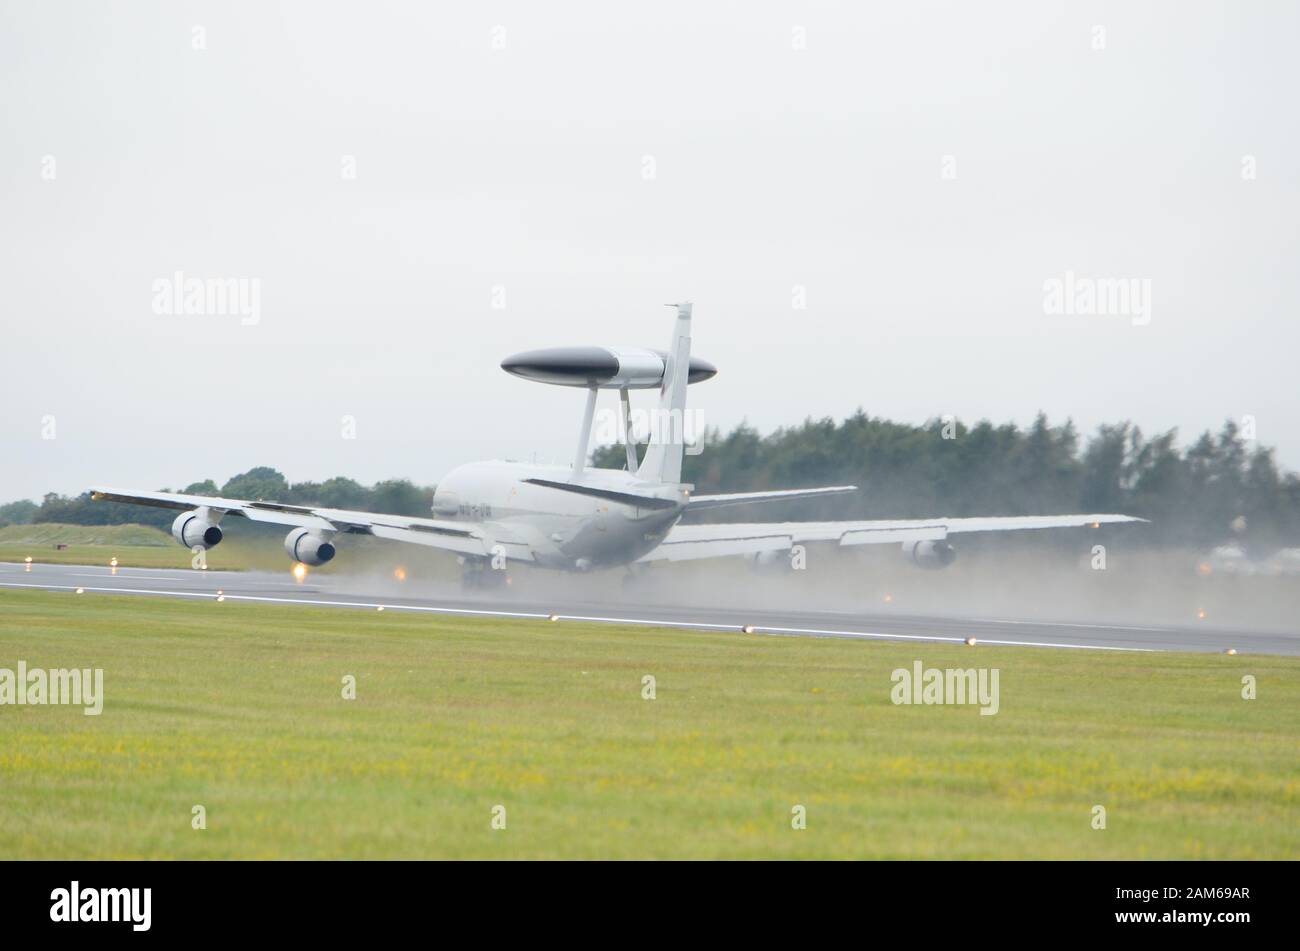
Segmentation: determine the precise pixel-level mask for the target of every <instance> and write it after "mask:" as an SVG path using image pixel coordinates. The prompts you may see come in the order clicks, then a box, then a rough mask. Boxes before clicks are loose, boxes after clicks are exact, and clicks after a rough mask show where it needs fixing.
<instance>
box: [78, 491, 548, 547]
mask: <svg viewBox="0 0 1300 951" xmlns="http://www.w3.org/2000/svg"><path fill="white" fill-rule="evenodd" d="M90 495H91V498H93V499H95V500H101V499H102V500H106V501H109V502H126V503H129V504H131V505H152V506H155V507H157V508H165V509H176V510H178V511H184V510H187V509H197V508H206V509H208V510H210V511H211V512H212V513H213V514H214V515H216V516H227V515H229V516H235V517H239V518H246V519H248V520H249V521H253V522H267V523H270V524H272V525H289V526H293V527H297V528H314V529H317V530H319V531H323V532H347V533H351V534H355V535H374V536H375V537H377V538H387V539H390V540H392V541H399V542H407V543H409V544H412V545H424V546H426V547H429V548H441V549H444V550H446V551H454V552H457V553H459V554H465V555H478V556H484V557H488V556H491V555H492V554H493V551H492V549H493V547H494V546H496V545H500V546H501V547H502V550H503V551H504V553H505V555H506V557H507V558H513V559H515V560H516V561H532V560H533V552H532V548H531V546H529V545H528V544H527V542H525V541H524V540H523V539H520V538H516V537H514V536H513V535H511V534H509V533H507V532H505V531H503V530H502V529H500V528H499V527H498V526H495V525H486V524H482V523H476V522H460V521H455V522H453V521H449V520H445V519H434V518H416V517H414V516H410V515H382V514H379V513H375V512H353V511H349V510H347V509H330V508H320V507H316V506H309V505H287V504H284V503H281V502H264V501H261V500H260V499H259V500H257V501H248V500H245V499H223V498H212V497H209V496H205V495H182V494H179V493H174V492H138V491H135V490H128V489H112V488H104V487H96V488H92V489H91V490H90Z"/></svg>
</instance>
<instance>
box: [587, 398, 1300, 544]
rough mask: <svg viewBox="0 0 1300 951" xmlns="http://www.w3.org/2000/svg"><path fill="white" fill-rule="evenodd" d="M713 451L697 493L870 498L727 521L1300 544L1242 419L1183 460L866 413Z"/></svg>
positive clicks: (1130, 441) (702, 461) (1280, 492)
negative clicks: (1070, 524) (945, 522)
mask: <svg viewBox="0 0 1300 951" xmlns="http://www.w3.org/2000/svg"><path fill="white" fill-rule="evenodd" d="M704 444H705V445H704V449H703V452H702V453H700V454H699V455H695V456H692V455H687V456H686V458H685V460H684V466H683V476H682V478H683V480H684V481H686V482H692V483H694V484H695V487H696V488H695V491H696V492H697V493H713V492H745V491H757V490H760V489H776V488H801V487H807V486H817V485H841V484H853V485H857V486H859V487H860V488H861V489H862V491H860V492H858V493H856V494H854V495H851V496H844V497H833V498H827V499H818V500H809V501H806V502H799V503H789V504H788V505H786V506H783V507H782V508H783V509H784V511H783V512H781V513H778V510H777V507H776V506H766V507H764V508H762V509H758V508H735V509H721V510H715V513H716V515H714V516H712V517H714V518H716V519H717V520H721V521H737V520H749V519H755V518H762V519H764V520H768V519H775V518H808V519H829V518H923V517H927V516H954V517H959V516H972V515H1047V514H1052V513H1066V512H1078V513H1101V512H1115V513H1124V514H1129V515H1137V516H1140V517H1142V518H1148V519H1151V521H1152V524H1151V525H1150V526H1146V527H1144V528H1143V529H1142V531H1143V533H1144V534H1143V537H1144V538H1146V539H1148V540H1150V541H1151V542H1153V543H1157V544H1169V545H1192V546H1207V545H1214V544H1219V543H1222V542H1224V541H1227V540H1230V539H1231V540H1238V541H1240V542H1241V543H1243V544H1245V545H1247V546H1248V547H1252V548H1256V549H1261V550H1267V549H1276V548H1279V547H1290V546H1296V545H1300V476H1297V475H1296V474H1295V473H1293V472H1282V471H1280V470H1279V469H1278V466H1277V462H1276V460H1275V458H1274V451H1273V450H1272V449H1270V448H1266V447H1263V446H1258V445H1255V444H1254V441H1253V440H1248V439H1246V438H1244V437H1243V435H1242V431H1241V429H1240V427H1239V426H1238V425H1237V424H1236V423H1235V422H1233V421H1231V420H1229V421H1227V422H1225V423H1224V425H1223V428H1222V429H1221V430H1220V431H1219V432H1218V433H1217V434H1215V433H1211V432H1208V431H1207V432H1205V433H1203V434H1202V435H1201V436H1200V437H1199V438H1197V439H1196V440H1195V441H1194V442H1193V443H1192V444H1191V445H1189V446H1187V447H1186V448H1180V447H1179V445H1178V439H1177V431H1176V430H1170V431H1169V432H1165V433H1160V434H1157V435H1154V436H1146V435H1145V434H1144V433H1143V432H1142V431H1141V429H1139V428H1138V427H1137V426H1135V425H1133V424H1132V423H1129V422H1123V423H1117V424H1111V425H1103V426H1101V427H1099V428H1098V430H1097V431H1096V432H1095V433H1094V434H1093V435H1092V436H1091V437H1090V438H1088V439H1087V440H1086V441H1084V440H1081V439H1080V437H1079V434H1078V432H1077V431H1076V429H1075V427H1074V424H1073V423H1072V422H1070V421H1069V420H1067V421H1066V422H1065V423H1063V424H1060V425H1056V426H1053V425H1051V424H1050V423H1049V422H1048V420H1047V417H1046V416H1044V415H1043V414H1041V413H1040V414H1039V415H1038V417H1037V418H1036V419H1035V420H1034V422H1033V424H1032V425H1030V426H1029V427H1028V428H1025V429H1022V428H1020V427H1018V426H1015V425H1013V424H1010V423H1007V424H1003V425H995V424H993V423H992V422H989V421H987V420H985V421H982V422H979V423H977V424H975V425H973V426H968V425H966V424H964V423H961V422H958V421H953V420H947V421H945V420H941V419H933V420H930V421H928V422H926V423H924V424H922V425H919V426H918V425H909V424H905V423H896V422H891V421H890V420H886V419H880V418H873V417H871V416H868V415H867V414H866V413H865V412H863V411H862V410H858V412H856V413H854V414H853V415H852V416H850V417H848V418H847V419H845V420H843V421H842V422H839V423H837V422H835V421H834V420H832V419H829V418H825V419H819V420H813V419H808V420H805V421H804V422H803V423H802V424H801V425H798V426H792V427H787V428H782V429H778V430H776V431H775V432H772V433H770V434H769V435H767V436H763V435H760V434H759V433H758V432H757V431H756V430H755V429H754V428H753V427H751V426H749V425H747V424H744V423H742V424H741V425H739V426H737V427H736V428H734V429H733V430H731V432H729V433H727V434H725V435H724V434H722V433H720V432H718V431H716V430H711V431H709V432H708V433H706V434H705V439H704ZM595 462H596V464H597V465H601V466H607V467H611V468H623V467H624V466H625V464H626V461H625V453H624V449H623V447H622V446H621V445H614V446H606V447H602V448H601V449H598V450H597V451H596V453H595ZM760 512H761V513H762V514H761V515H760V514H759V513H760ZM739 513H744V514H739Z"/></svg>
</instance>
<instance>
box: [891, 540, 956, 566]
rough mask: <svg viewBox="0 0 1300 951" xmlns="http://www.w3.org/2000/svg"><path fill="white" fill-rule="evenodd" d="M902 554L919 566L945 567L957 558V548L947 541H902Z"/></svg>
mask: <svg viewBox="0 0 1300 951" xmlns="http://www.w3.org/2000/svg"><path fill="white" fill-rule="evenodd" d="M903 555H904V556H905V557H907V558H910V559H911V560H912V564H914V565H917V566H919V567H921V568H947V567H948V566H949V565H951V564H952V563H953V562H954V561H956V560H957V549H955V548H953V547H952V546H951V545H949V544H948V543H947V542H937V541H924V542H903Z"/></svg>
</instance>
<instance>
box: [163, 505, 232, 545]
mask: <svg viewBox="0 0 1300 951" xmlns="http://www.w3.org/2000/svg"><path fill="white" fill-rule="evenodd" d="M222 537H223V536H222V534H221V529H220V528H218V527H217V526H216V525H215V524H213V522H212V521H211V520H210V519H209V518H208V517H207V515H206V514H204V513H201V512H198V511H194V512H182V513H181V514H180V515H177V516H176V521H174V522H172V538H174V539H176V540H177V541H178V542H180V543H181V544H182V545H184V546H185V547H186V548H188V549H189V550H190V551H193V550H194V549H195V548H214V547H216V546H217V545H219V544H221V539H222Z"/></svg>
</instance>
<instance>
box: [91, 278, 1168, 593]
mask: <svg viewBox="0 0 1300 951" xmlns="http://www.w3.org/2000/svg"><path fill="white" fill-rule="evenodd" d="M667 306H669V307H674V308H675V309H676V318H675V320H674V325H673V332H672V339H671V342H670V345H669V348H668V350H667V351H658V350H648V349H641V348H630V347H561V348H552V349H547V350H536V351H530V352H527V353H520V354H516V355H514V356H512V357H509V358H507V359H506V360H504V361H502V363H501V367H502V369H504V370H506V371H507V372H509V373H511V374H513V375H515V376H518V377H521V378H524V379H527V380H532V381H536V382H542V383H550V384H555V385H561V386H571V387H577V388H582V389H585V390H586V391H587V399H586V409H585V411H584V413H583V419H582V427H581V430H580V432H579V439H578V446H577V451H576V454H575V456H574V460H573V464H572V465H571V466H556V465H538V464H533V463H522V462H476V463H470V464H468V465H464V466H461V467H459V468H457V469H454V470H453V471H452V472H451V473H449V474H448V475H447V477H446V478H444V479H443V480H442V481H441V482H439V483H438V485H437V488H436V490H435V491H434V495H433V508H432V512H431V513H430V514H431V515H432V516H433V517H431V518H418V517H411V516H406V515H383V514H376V513H372V512H352V511H346V510H342V509H331V508H322V507H317V506H312V505H289V504H284V503H280V502H273V501H265V500H262V499H254V500H248V499H224V498H210V497H207V496H196V495H182V494H177V493H172V492H142V491H135V490H128V489H115V488H108V487H95V488H92V489H91V490H90V492H91V497H92V498H93V499H102V500H109V501H113V502H126V503H132V504H137V505H150V506H158V507H162V508H169V509H178V510H181V511H180V514H179V515H177V516H176V520H175V522H173V524H172V535H173V537H174V538H175V539H176V540H177V541H178V542H180V544H182V545H184V546H185V547H186V548H189V549H191V550H192V551H194V552H196V553H198V552H199V551H203V550H206V549H209V548H212V547H213V546H215V545H217V544H219V543H220V542H221V539H222V538H223V537H224V534H223V533H224V530H223V528H222V527H221V523H222V521H223V519H225V518H245V519H248V520H249V521H252V522H269V523H272V524H277V525H287V526H289V527H290V528H289V533H288V535H287V536H286V537H285V539H284V550H285V552H286V554H288V555H289V557H290V558H292V559H293V560H294V561H295V562H298V563H301V564H303V565H308V566H317V565H323V564H325V563H326V562H328V561H331V560H332V559H333V558H334V556H335V554H336V552H337V549H336V547H335V542H336V540H338V539H339V538H340V537H342V536H347V535H371V536H375V537H377V538H384V539H390V540H392V541H399V542H407V543H410V544H416V545H424V546H427V547H430V548H435V549H441V550H444V551H448V552H453V553H455V554H456V555H457V556H458V557H459V559H460V562H461V565H462V568H463V576H462V577H463V581H464V582H465V584H466V586H469V587H495V586H496V585H498V584H502V583H505V578H506V576H507V574H506V570H505V569H507V568H508V567H509V566H510V565H511V564H526V565H533V566H536V567H539V568H547V569H558V570H563V571H574V572H585V571H591V570H596V569H609V568H618V567H629V568H634V570H636V569H638V568H639V566H641V565H645V564H648V563H653V562H657V561H669V562H677V561H689V560H694V559H706V558H720V557H728V556H737V555H741V556H746V557H748V558H749V559H751V560H752V561H753V562H755V563H756V564H758V565H763V564H771V563H773V562H776V561H779V560H782V559H785V558H787V557H788V556H789V554H790V552H791V550H792V549H793V548H794V546H796V545H802V544H804V543H806V542H828V543H835V544H838V545H839V546H842V547H850V546H855V545H881V544H893V545H899V546H900V548H901V550H902V553H903V555H904V557H906V558H908V559H909V560H911V561H912V562H914V563H915V564H916V565H918V566H920V567H923V568H942V567H946V566H947V565H950V564H952V562H953V561H954V559H955V558H956V548H955V547H954V546H953V544H952V542H951V541H950V538H951V537H952V536H955V535H961V534H966V533H974V532H1005V531H1025V530H1035V529H1048V528H1071V527H1087V526H1091V527H1094V528H1095V527H1098V526H1100V525H1102V524H1106V523H1116V522H1141V521H1145V519H1140V518H1135V517H1133V516H1130V515H1109V514H1093V515H1030V516H998V517H988V518H946V517H936V518H927V519H894V520H886V521H839V522H766V523H765V522H742V523H724V524H718V523H710V524H682V523H681V522H682V517H683V516H684V515H686V514H688V513H691V512H699V511H703V510H707V509H713V508H718V507H722V506H738V505H756V504H762V503H770V502H787V501H789V500H791V499H806V498H816V497H825V496H833V495H842V494H845V493H850V492H855V491H857V487H856V486H853V485H841V486H825V487H820V488H807V489H783V490H775V491H767V492H740V493H729V494H718V495H708V494H702V495H694V494H692V490H693V488H694V487H693V486H691V485H689V484H686V483H683V482H682V457H683V455H684V453H685V450H686V445H687V438H686V435H687V434H686V429H687V426H686V420H685V412H686V403H687V386H688V385H690V384H692V383H699V382H703V381H704V380H707V379H710V378H711V377H713V376H714V375H715V374H716V373H717V369H716V368H715V367H714V366H713V365H712V364H711V363H709V362H707V361H705V360H703V359H701V358H699V357H692V355H691V307H692V305H691V303H690V302H683V303H679V304H669V305H667ZM648 389H658V391H659V400H658V408H657V410H656V411H655V414H654V416H653V419H654V420H655V421H657V422H658V423H659V425H656V426H654V427H652V432H651V436H650V439H649V442H648V443H647V445H646V449H645V452H644V455H642V456H641V458H639V459H638V457H637V456H638V453H637V447H636V440H635V439H634V438H633V432H632V426H631V412H630V391H632V390H648ZM601 390H617V391H618V393H619V399H620V403H621V409H622V413H621V420H622V428H623V432H622V433H620V437H621V440H622V442H623V443H624V445H625V448H626V457H627V462H626V467H625V468H623V469H601V468H594V467H590V466H588V465H587V452H588V445H589V441H590V437H591V430H592V422H593V418H594V415H595V408H596V397H597V394H598V393H599V392H600V391H601Z"/></svg>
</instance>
